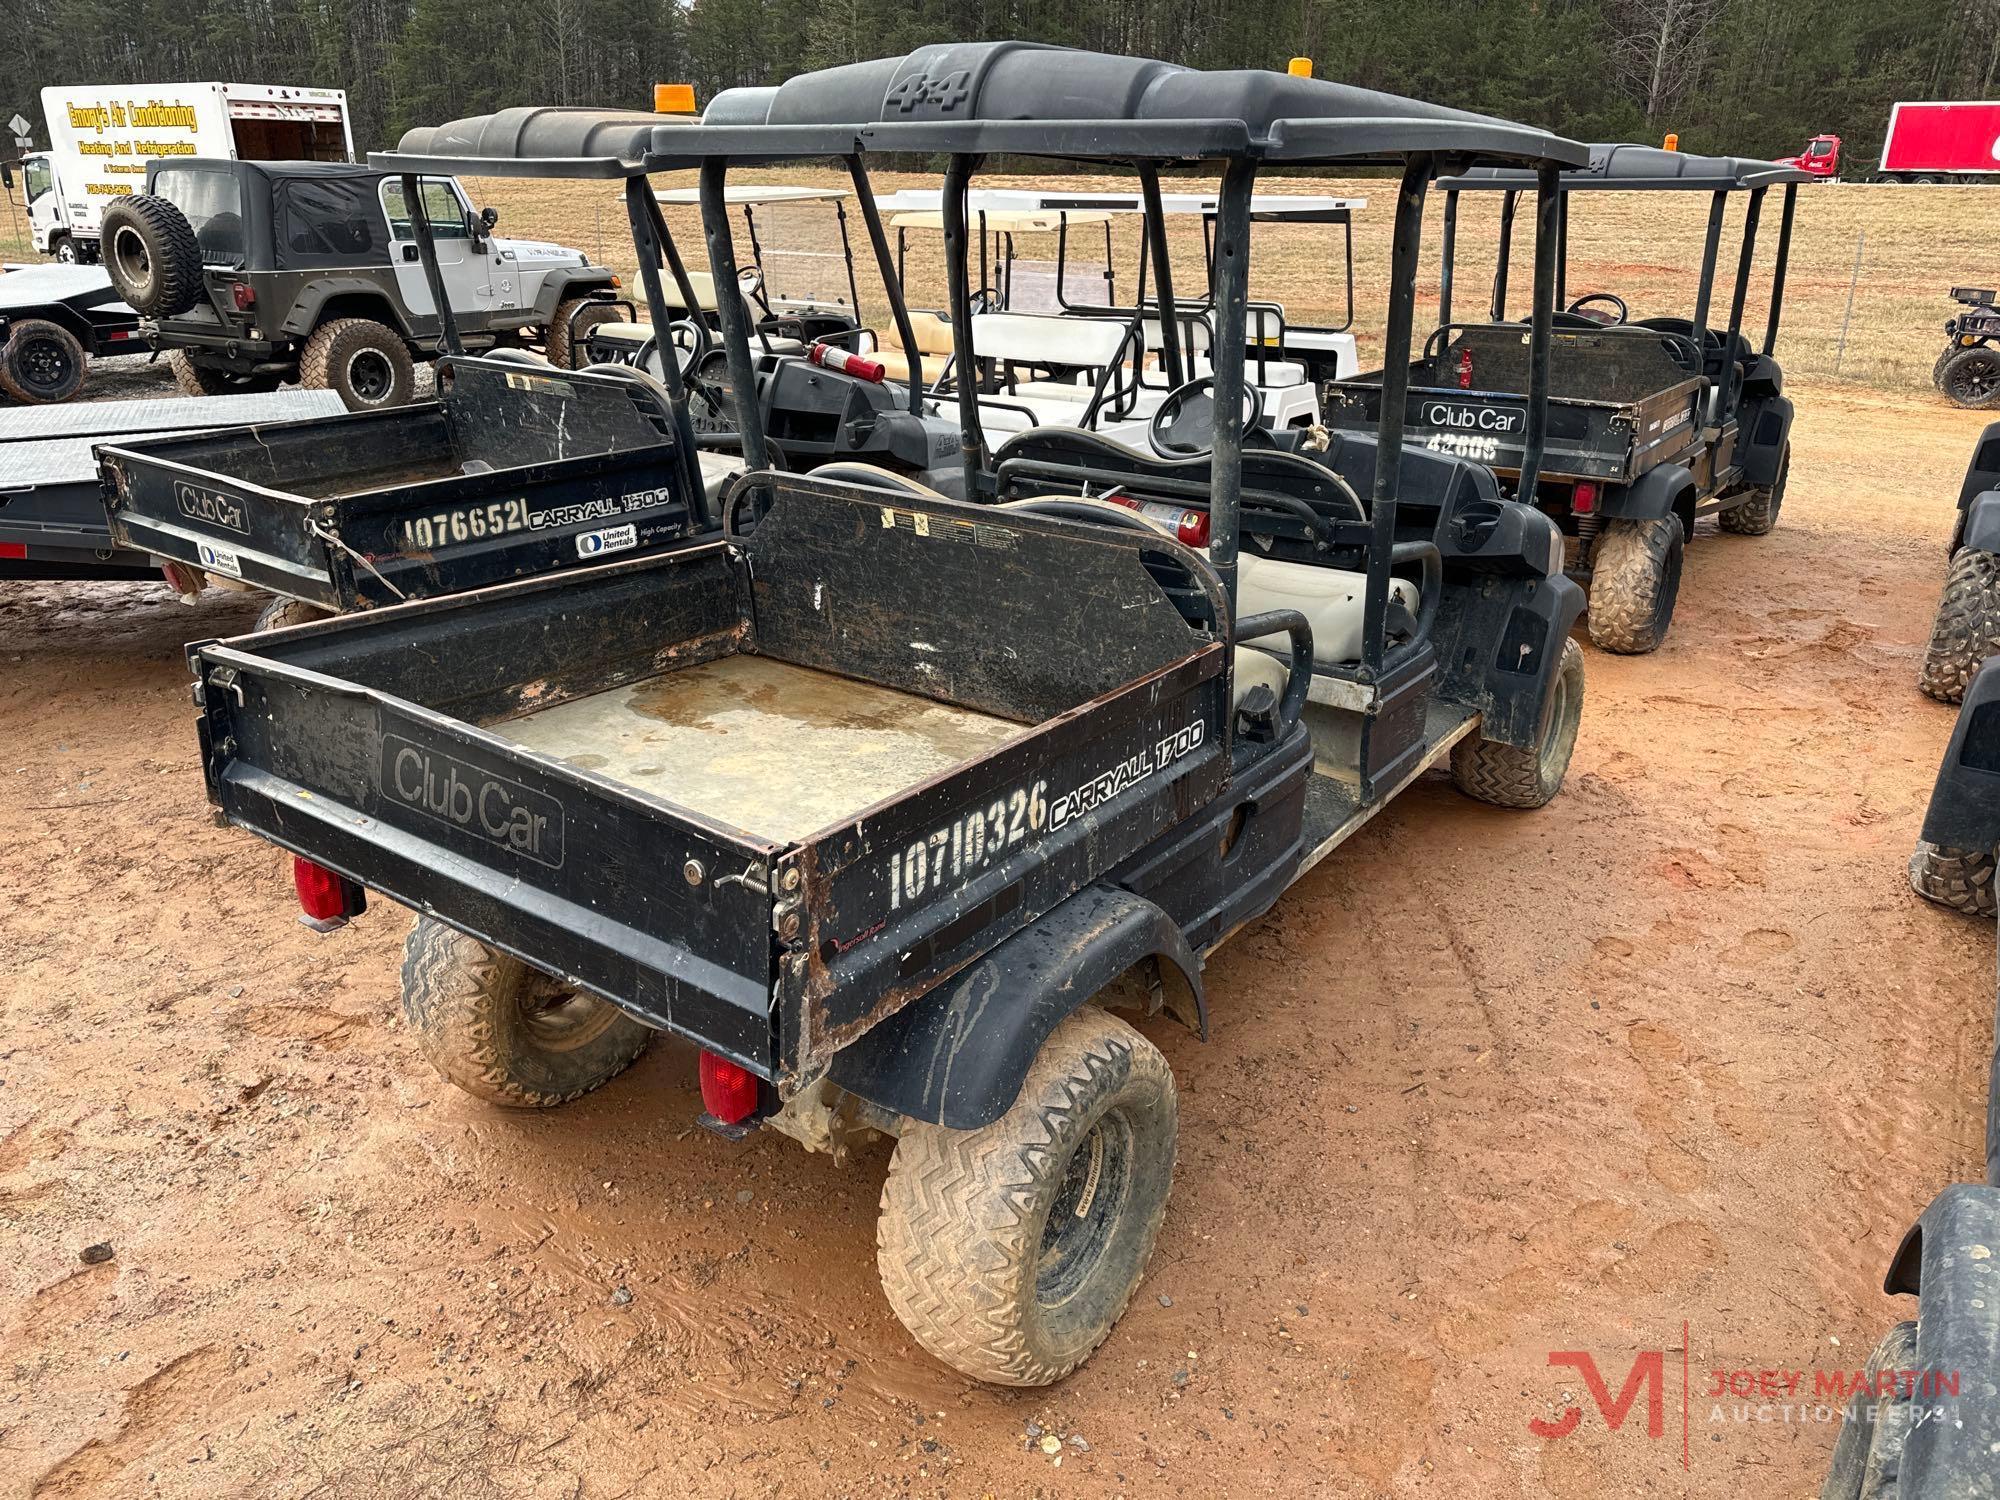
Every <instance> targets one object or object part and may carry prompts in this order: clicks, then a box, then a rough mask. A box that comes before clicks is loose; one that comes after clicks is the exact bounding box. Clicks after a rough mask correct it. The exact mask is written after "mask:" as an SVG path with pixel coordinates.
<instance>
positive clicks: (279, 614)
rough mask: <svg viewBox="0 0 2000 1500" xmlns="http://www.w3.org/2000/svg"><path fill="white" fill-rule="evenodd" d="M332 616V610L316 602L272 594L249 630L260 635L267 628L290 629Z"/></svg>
mask: <svg viewBox="0 0 2000 1500" xmlns="http://www.w3.org/2000/svg"><path fill="white" fill-rule="evenodd" d="M332 616H333V611H332V610H330V609H322V608H321V607H320V606H319V605H317V604H309V603H307V602H306V601H305V600H303V599H291V598H287V597H286V596H285V595H283V594H273V595H272V596H271V602H270V603H269V604H266V605H265V606H264V608H263V609H262V610H260V611H259V612H258V615H257V623H256V624H254V625H252V626H251V627H250V631H251V634H253V635H262V634H263V633H264V632H265V631H267V630H290V629H291V628H292V627H293V626H294V625H310V624H312V623H313V622H314V621H315V620H325V619H330V618H332Z"/></svg>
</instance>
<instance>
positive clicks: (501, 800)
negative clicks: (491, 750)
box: [382, 734, 563, 870]
mask: <svg viewBox="0 0 2000 1500" xmlns="http://www.w3.org/2000/svg"><path fill="white" fill-rule="evenodd" d="M382 795H383V796H384V797H386V798H388V799H389V800H390V801H392V802H398V803H401V804H402V805H403V806H404V807H413V808H415V809H416V810H417V811H418V812H420V813H423V814H424V815H425V816H426V817H431V818H436V819H437V820H438V821H439V822H440V823H449V824H450V825H451V826H452V827H454V828H457V829H459V830H461V831H463V832H465V833H469V834H471V835H472V836H473V837H474V838H478V839H484V840H485V841H486V842H487V843H489V844H492V845H495V846H496V847H498V848H501V849H506V850H509V851H511V852H512V853H515V854H518V855H520V856H522V857H523V858H524V859H531V860H533V861H534V862H535V863H536V864H538V865H547V866H548V867H549V868H550V869H552V870H554V869H560V868H561V866H562V862H563V810H562V804H561V803H560V802H558V801H556V800H555V798H553V797H550V796H548V795H547V794H545V793H542V792H537V791H533V790H531V789H529V788H528V787H524V786H522V785H521V784H520V783H519V782H517V781H509V780H508V779H507V778H506V777H504V776H496V775H494V774H493V773H492V772H491V771H482V770H480V769H479V768H478V767H477V766H470V765H467V764H466V763H465V762H464V761H462V760H459V759H457V758H456V757H454V756H450V755H446V754H445V753H444V752H443V751H441V750H436V749H432V748H430V747H428V746H424V745H418V744H415V743H413V742H412V741H410V740H406V739H404V738H403V737H402V736H401V735H395V734H385V735H383V736H382Z"/></svg>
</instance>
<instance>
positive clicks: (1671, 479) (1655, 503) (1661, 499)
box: [1599, 464, 1700, 521]
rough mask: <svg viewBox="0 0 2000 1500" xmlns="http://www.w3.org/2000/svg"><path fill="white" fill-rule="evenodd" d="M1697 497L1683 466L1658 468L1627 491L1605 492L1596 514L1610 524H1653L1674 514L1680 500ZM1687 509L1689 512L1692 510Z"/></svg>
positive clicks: (1695, 489)
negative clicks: (1648, 522) (1688, 495)
mask: <svg viewBox="0 0 2000 1500" xmlns="http://www.w3.org/2000/svg"><path fill="white" fill-rule="evenodd" d="M1690 493H1693V494H1699V493H1700V491H1699V490H1698V489H1697V487H1696V485H1695V482H1694V475H1693V474H1692V473H1691V472H1690V471H1689V470H1688V467H1687V466H1686V465H1685V464H1661V465H1660V466H1659V467H1658V468H1656V469H1648V470H1647V471H1646V472H1645V473H1644V474H1641V475H1640V476H1639V479H1638V482H1637V483H1635V484H1633V485H1632V486H1631V487H1630V488H1628V489H1622V490H1610V489H1608V490H1606V491H1605V493H1604V497H1603V499H1602V500H1601V501H1600V502H1599V510H1600V513H1601V514H1602V515H1603V516H1604V518H1605V519H1606V520H1610V521H1657V520H1658V519H1660V517H1662V516H1671V515H1674V514H1675V513H1676V506H1677V505H1678V502H1679V501H1680V499H1681V497H1682V496H1684V495H1687V494H1690ZM1688 509H1689V510H1690V511H1691V510H1692V509H1693V506H1692V505H1690V506H1689V507H1688Z"/></svg>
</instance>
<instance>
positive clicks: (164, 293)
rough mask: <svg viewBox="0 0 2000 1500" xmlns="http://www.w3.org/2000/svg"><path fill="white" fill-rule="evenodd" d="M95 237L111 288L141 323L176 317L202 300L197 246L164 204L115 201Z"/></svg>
mask: <svg viewBox="0 0 2000 1500" xmlns="http://www.w3.org/2000/svg"><path fill="white" fill-rule="evenodd" d="M99 234H100V236H101V237H100V239H99V241H98V244H99V246H100V248H101V249H102V251H103V255H104V269H105V270H106V271H108V272H110V273H111V284H112V286H114V287H116V288H117V290H118V295H119V296H120V297H123V298H124V299H125V302H126V304H127V305H128V306H129V307H131V309H132V310H133V311H134V312H136V313H138V314H139V315H140V316H141V317H147V318H173V317H178V316H179V315H180V314H182V313H184V312H186V311H187V310H188V309H189V308H191V307H193V306H194V305H195V303H196V302H198V301H199V300H201V246H200V245H199V244H198V243H197V242H196V240H195V237H194V229H193V228H192V227H191V226H190V225H189V224H188V221H187V215H186V214H184V213H182V212H181V211H180V210H179V209H178V208H176V207H175V206H174V205H173V204H171V203H169V202H168V201H167V200H166V199H164V198H156V197H154V196H153V195H152V194H150V193H134V194H133V195H132V196H131V197H129V198H120V199H119V200H118V201H117V202H116V203H113V204H112V205H111V206H110V207H108V208H106V209H105V210H104V223H103V227H102V229H101V230H100V231H99Z"/></svg>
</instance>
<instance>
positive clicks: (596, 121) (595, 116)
mask: <svg viewBox="0 0 2000 1500" xmlns="http://www.w3.org/2000/svg"><path fill="white" fill-rule="evenodd" d="M694 125H695V122H694V121H693V120H691V119H679V118H676V117H674V116H671V115H656V114H649V113H646V112H645V111H642V110H634V109H579V108H567V107H564V108H553V107H549V108H544V107H538V106H528V107H521V108H515V109H503V110H500V111H498V112H497V113H495V114H490V115H471V116H468V117H467V118H465V119H462V120H452V121H450V122H449V123H447V124H444V125H423V126H418V127H417V128H416V129H414V130H406V131H404V132H403V138H402V140H400V141H398V142H397V143H396V149H395V150H394V151H371V152H370V153H369V154H368V162H369V165H370V166H373V167H377V168H379V169H381V170H383V171H389V172H451V173H461V172H462V173H466V174H468V175H470V176H475V177H600V178H603V177H638V176H641V175H643V174H644V173H647V172H668V171H672V170H674V169H675V168H677V167H691V166H693V165H694V164H695V163H694V159H693V157H692V155H691V154H690V153H688V152H687V151H686V150H684V149H681V148H680V146H679V142H678V139H677V138H678V137H680V136H682V135H684V134H686V133H687V132H688V131H689V130H691V129H693V128H694Z"/></svg>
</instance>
